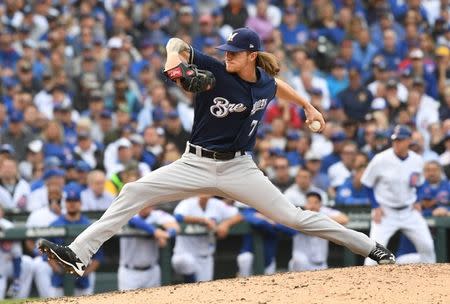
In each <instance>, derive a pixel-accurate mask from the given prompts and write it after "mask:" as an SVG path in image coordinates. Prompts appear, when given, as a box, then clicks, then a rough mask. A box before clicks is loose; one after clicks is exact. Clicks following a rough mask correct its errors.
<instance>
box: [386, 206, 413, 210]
mask: <svg viewBox="0 0 450 304" xmlns="http://www.w3.org/2000/svg"><path fill="white" fill-rule="evenodd" d="M409 207H411V205H406V206H401V207H390V208H391V209H394V210H405V209H406V208H409Z"/></svg>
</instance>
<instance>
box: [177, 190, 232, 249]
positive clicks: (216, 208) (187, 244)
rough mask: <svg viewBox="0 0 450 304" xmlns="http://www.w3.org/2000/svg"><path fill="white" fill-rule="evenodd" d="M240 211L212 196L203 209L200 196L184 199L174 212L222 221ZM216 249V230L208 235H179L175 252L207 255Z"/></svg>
mask: <svg viewBox="0 0 450 304" xmlns="http://www.w3.org/2000/svg"><path fill="white" fill-rule="evenodd" d="M238 212H239V211H238V209H237V208H236V207H234V206H229V205H227V204H225V203H224V202H223V201H221V200H219V199H216V198H210V199H209V200H208V203H207V204H206V208H205V209H204V210H203V209H202V208H201V207H200V204H199V199H198V197H192V198H188V199H185V200H182V201H181V202H180V203H179V204H178V205H177V207H176V208H175V210H174V212H173V213H174V215H175V217H176V216H177V215H181V216H197V217H206V218H210V219H213V220H215V221H216V222H217V223H220V222H222V221H223V220H225V219H227V218H230V217H232V216H234V215H236V214H237V213H238ZM215 250H216V237H215V235H214V232H209V233H208V234H207V235H193V236H189V235H177V237H176V240H175V247H174V253H185V252H190V253H192V254H194V255H198V256H206V255H211V254H213V253H214V252H215Z"/></svg>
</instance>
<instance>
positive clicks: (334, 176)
mask: <svg viewBox="0 0 450 304" xmlns="http://www.w3.org/2000/svg"><path fill="white" fill-rule="evenodd" d="M350 175H351V173H350V170H349V169H348V168H347V167H346V166H345V165H344V163H343V162H342V161H339V162H337V163H335V164H333V165H331V166H330V168H328V176H329V178H330V185H331V186H332V187H339V186H341V185H342V184H343V183H344V182H345V180H346V179H347V178H348V177H349V176H350Z"/></svg>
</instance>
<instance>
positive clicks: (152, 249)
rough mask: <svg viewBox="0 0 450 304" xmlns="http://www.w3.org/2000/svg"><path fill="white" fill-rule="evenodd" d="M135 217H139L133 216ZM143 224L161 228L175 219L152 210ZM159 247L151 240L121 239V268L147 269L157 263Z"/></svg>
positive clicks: (140, 238)
mask: <svg viewBox="0 0 450 304" xmlns="http://www.w3.org/2000/svg"><path fill="white" fill-rule="evenodd" d="M135 217H140V216H139V215H135ZM144 220H145V222H146V223H147V224H150V225H153V226H155V227H156V226H161V225H164V224H166V223H168V222H176V220H175V218H174V217H173V216H172V215H170V214H168V213H167V212H164V211H162V210H153V211H152V212H151V213H150V215H149V216H148V217H146V218H145V219H144ZM158 259H159V247H158V244H157V243H156V241H155V240H154V239H153V238H145V237H121V238H120V260H119V264H120V265H121V266H124V265H128V266H129V267H147V266H150V265H155V264H157V263H158Z"/></svg>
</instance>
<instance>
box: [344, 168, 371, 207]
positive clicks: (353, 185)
mask: <svg viewBox="0 0 450 304" xmlns="http://www.w3.org/2000/svg"><path fill="white" fill-rule="evenodd" d="M365 169H366V165H361V166H358V167H355V169H354V170H353V171H352V175H351V176H350V177H348V178H347V179H346V180H345V182H344V183H343V184H342V185H340V186H339V187H338V188H337V191H336V205H347V206H355V205H357V206H360V205H364V206H368V205H370V201H369V191H368V190H367V188H366V187H364V185H363V184H362V183H361V176H362V175H363V173H364V170H365Z"/></svg>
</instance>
